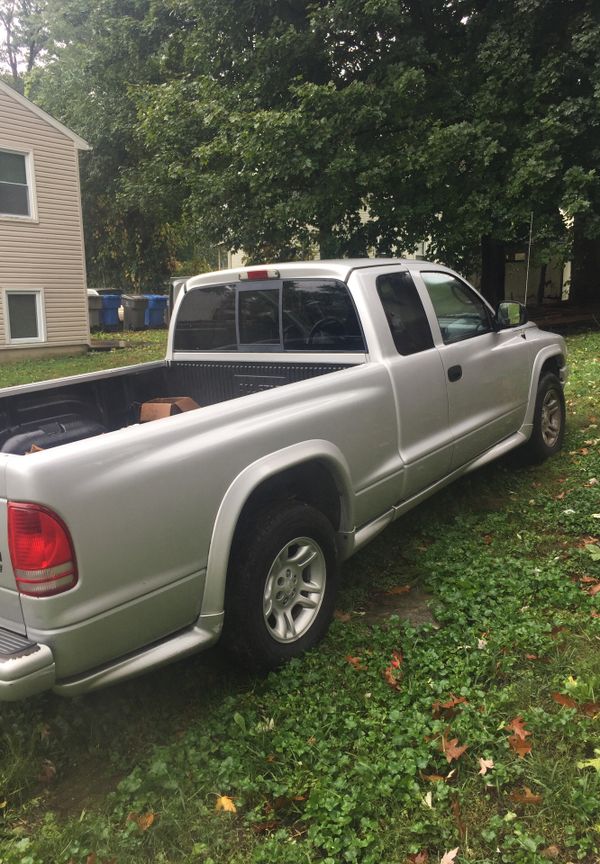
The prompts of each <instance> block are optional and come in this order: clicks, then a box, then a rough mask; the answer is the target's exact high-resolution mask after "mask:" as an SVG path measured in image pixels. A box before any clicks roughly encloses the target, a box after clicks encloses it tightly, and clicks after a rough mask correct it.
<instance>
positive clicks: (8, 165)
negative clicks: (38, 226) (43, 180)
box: [0, 150, 32, 218]
mask: <svg viewBox="0 0 600 864" xmlns="http://www.w3.org/2000/svg"><path fill="white" fill-rule="evenodd" d="M30 185H31V184H30V180H29V155H28V154H26V153H14V152H12V151H10V150H0V216H21V217H29V218H30V217H31V216H32V205H31V194H30Z"/></svg>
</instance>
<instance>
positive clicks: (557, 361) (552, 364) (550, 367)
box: [540, 354, 565, 378]
mask: <svg viewBox="0 0 600 864" xmlns="http://www.w3.org/2000/svg"><path fill="white" fill-rule="evenodd" d="M564 365H565V360H564V357H563V356H562V354H555V355H554V357H548V359H547V360H545V361H544V365H543V366H542V368H541V370H540V378H541V377H542V375H544V374H545V373H546V372H553V373H554V374H555V375H556V377H557V378H560V370H561V368H562V367H563V366H564Z"/></svg>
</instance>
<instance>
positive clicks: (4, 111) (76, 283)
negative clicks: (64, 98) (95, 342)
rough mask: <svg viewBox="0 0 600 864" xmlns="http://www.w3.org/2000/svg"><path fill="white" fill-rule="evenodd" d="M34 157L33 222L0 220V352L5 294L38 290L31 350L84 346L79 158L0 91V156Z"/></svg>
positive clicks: (51, 130) (85, 314)
mask: <svg viewBox="0 0 600 864" xmlns="http://www.w3.org/2000/svg"><path fill="white" fill-rule="evenodd" d="M2 148H4V149H14V150H23V151H29V152H31V153H32V157H33V165H32V168H33V174H34V190H33V194H34V197H35V207H34V213H35V216H36V218H35V220H31V221H30V220H20V219H11V218H6V217H2V216H0V351H6V350H7V349H11V348H17V347H18V348H23V347H26V344H25V343H18V344H17V343H10V342H9V341H8V328H7V325H6V308H5V294H4V292H5V291H6V290H7V289H17V290H18V289H39V290H41V292H42V294H43V309H44V313H45V316H44V317H45V336H46V340H45V342H43V343H29V344H31V346H32V347H34V346H35V345H36V344H39V345H40V347H42V346H43V347H45V348H48V347H50V346H53V345H54V346H68V345H73V346H81V345H84V344H87V343H88V342H89V320H88V305H87V292H86V273H85V256H84V246H83V229H82V221H81V201H80V190H79V166H78V151H77V148H76V146H75V143H74V141H72V140H71V139H70V138H68V137H67V136H66V135H64V134H63V133H62V132H60V131H59V130H58V129H55V128H54V127H53V126H51V125H50V124H49V123H47V122H45V121H44V119H43V118H42V117H39V116H38V115H37V114H35V113H34V112H33V111H29V110H28V109H27V107H26V106H24V105H21V104H20V103H19V102H17V101H15V100H14V99H13V98H12V97H11V96H9V95H7V94H5V93H3V92H2V91H1V90H0V149H2Z"/></svg>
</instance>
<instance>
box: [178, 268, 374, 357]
mask: <svg viewBox="0 0 600 864" xmlns="http://www.w3.org/2000/svg"><path fill="white" fill-rule="evenodd" d="M174 347H175V350H176V351H290V352H292V351H293V352H298V351H306V352H309V351H318V352H322V351H331V352H334V351H335V352H346V351H351V352H353V351H361V352H364V351H365V350H366V348H365V342H364V338H363V335H362V331H361V328H360V324H359V321H358V316H357V314H356V310H355V308H354V304H353V302H352V299H351V297H350V294H349V293H348V289H347V287H346V285H345V284H344V283H343V282H338V281H337V280H335V279H289V280H287V279H286V280H275V279H273V280H269V281H264V282H262V281H261V282H253V283H250V284H249V283H247V282H244V283H239V284H238V283H233V284H230V285H217V286H212V287H208V288H197V289H193V290H192V291H189V292H188V293H187V294H186V295H185V297H184V299H183V301H182V303H181V306H180V308H179V314H178V316H177V324H176V327H175V343H174Z"/></svg>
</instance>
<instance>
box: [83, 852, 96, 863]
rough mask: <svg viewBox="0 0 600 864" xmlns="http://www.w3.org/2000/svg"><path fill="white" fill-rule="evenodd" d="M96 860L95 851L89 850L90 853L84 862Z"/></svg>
mask: <svg viewBox="0 0 600 864" xmlns="http://www.w3.org/2000/svg"><path fill="white" fill-rule="evenodd" d="M97 860H98V856H97V855H96V853H95V852H90V854H89V855H88V856H87V858H86V859H85V864H96V861H97Z"/></svg>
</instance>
